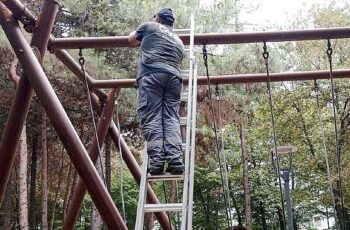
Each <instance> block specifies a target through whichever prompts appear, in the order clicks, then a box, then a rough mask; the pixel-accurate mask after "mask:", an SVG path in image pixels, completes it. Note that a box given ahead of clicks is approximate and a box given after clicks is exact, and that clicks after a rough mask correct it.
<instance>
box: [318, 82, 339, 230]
mask: <svg viewBox="0 0 350 230" xmlns="http://www.w3.org/2000/svg"><path fill="white" fill-rule="evenodd" d="M314 92H315V96H316V103H317V114H318V119H319V122H320V129H321V136H322V145H323V149H322V151H323V155H324V158H325V161H326V168H327V176H328V182H329V192H330V194H331V198H332V204H333V211H334V220H335V226H338V219H337V214H336V209H335V199H334V193H333V185H332V178H331V171H330V168H329V162H328V154H327V147H326V137H325V134H324V126H323V120H322V113H321V109H320V101H319V95H320V89H319V87H318V85H317V81H316V79H315V80H314ZM337 229H338V228H337Z"/></svg>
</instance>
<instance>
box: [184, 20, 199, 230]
mask: <svg viewBox="0 0 350 230" xmlns="http://www.w3.org/2000/svg"><path fill="white" fill-rule="evenodd" d="M194 60H195V56H194V15H191V32H190V61H189V62H190V63H189V65H190V69H189V79H188V91H189V92H188V104H187V118H188V119H187V126H186V151H185V172H184V173H185V178H184V185H183V198H182V202H183V210H182V216H181V218H182V224H181V229H182V230H185V229H186V222H187V216H188V195H189V194H188V188H189V180H190V178H189V174H190V148H189V144H190V143H191V126H192V125H191V124H192V122H193V121H192V119H191V114H192V106H193V103H192V102H193V98H194V97H196V95H194V94H193V72H194V68H193V67H194Z"/></svg>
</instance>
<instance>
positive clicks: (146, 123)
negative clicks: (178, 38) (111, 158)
mask: <svg viewBox="0 0 350 230" xmlns="http://www.w3.org/2000/svg"><path fill="white" fill-rule="evenodd" d="M181 88H182V80H181V79H180V78H179V77H177V76H171V75H169V74H165V73H154V74H152V75H149V76H144V77H142V78H140V79H138V81H137V89H138V90H137V92H138V105H137V112H138V116H139V118H140V122H141V128H142V135H143V136H144V138H145V140H146V141H147V153H148V156H149V158H150V163H151V165H152V166H153V167H163V165H164V162H165V161H168V163H169V164H178V163H179V162H182V160H181V153H182V150H181V143H182V141H181V134H180V121H179V105H180V96H181Z"/></svg>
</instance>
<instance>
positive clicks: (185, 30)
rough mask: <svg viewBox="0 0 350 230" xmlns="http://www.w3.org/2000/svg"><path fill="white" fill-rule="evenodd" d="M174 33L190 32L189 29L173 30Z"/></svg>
mask: <svg viewBox="0 0 350 230" xmlns="http://www.w3.org/2000/svg"><path fill="white" fill-rule="evenodd" d="M174 31H175V32H187V31H191V29H174Z"/></svg>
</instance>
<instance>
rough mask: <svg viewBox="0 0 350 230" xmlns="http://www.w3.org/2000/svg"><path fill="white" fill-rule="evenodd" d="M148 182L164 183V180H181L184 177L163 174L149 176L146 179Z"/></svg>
mask: <svg viewBox="0 0 350 230" xmlns="http://www.w3.org/2000/svg"><path fill="white" fill-rule="evenodd" d="M147 179H148V181H164V180H183V179H184V175H173V174H170V173H165V174H163V175H154V176H152V175H150V176H148V177H147Z"/></svg>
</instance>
